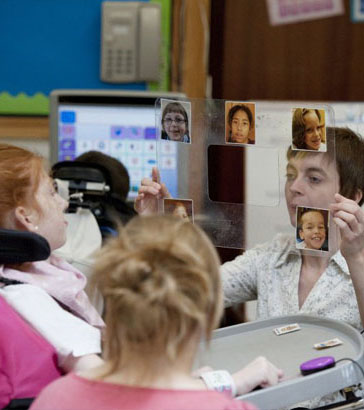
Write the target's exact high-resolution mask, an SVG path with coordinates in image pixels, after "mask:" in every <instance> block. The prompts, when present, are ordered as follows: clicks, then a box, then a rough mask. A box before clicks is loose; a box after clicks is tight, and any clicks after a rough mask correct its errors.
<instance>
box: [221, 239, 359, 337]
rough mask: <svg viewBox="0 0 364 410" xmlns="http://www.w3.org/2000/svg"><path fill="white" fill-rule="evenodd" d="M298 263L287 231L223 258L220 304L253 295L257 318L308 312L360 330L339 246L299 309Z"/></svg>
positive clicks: (300, 261)
mask: <svg viewBox="0 0 364 410" xmlns="http://www.w3.org/2000/svg"><path fill="white" fill-rule="evenodd" d="M301 264H302V259H301V255H300V253H299V251H298V250H297V249H295V240H294V238H292V237H290V236H288V235H286V234H285V235H284V234H278V235H277V236H276V237H275V238H274V239H273V241H272V242H269V243H266V244H263V245H259V246H257V247H255V248H253V249H250V250H248V251H246V252H245V253H244V254H243V255H241V256H238V257H237V258H235V259H234V260H233V261H231V262H226V263H225V264H224V265H223V266H222V267H221V272H222V280H223V289H224V298H225V307H228V306H231V305H234V304H236V303H241V302H246V301H249V300H257V319H267V318H270V317H275V316H282V315H295V314H309V315H316V316H322V317H325V318H331V319H336V320H342V321H344V322H346V323H348V324H350V325H352V326H354V327H355V328H357V329H362V324H361V320H360V315H359V309H358V305H357V301H356V296H355V291H354V286H353V284H352V281H351V277H350V273H349V269H348V266H347V264H346V261H345V259H344V258H343V256H342V255H341V253H340V251H338V252H336V253H335V254H334V255H333V256H332V257H331V258H330V261H329V264H328V266H327V268H326V270H325V271H324V272H323V273H322V275H321V276H320V278H319V279H318V281H317V282H316V283H315V285H314V287H313V288H312V290H311V292H310V293H309V294H308V296H307V298H306V300H305V301H304V303H303V305H302V306H301V309H300V308H299V302H298V284H299V278H300V272H301Z"/></svg>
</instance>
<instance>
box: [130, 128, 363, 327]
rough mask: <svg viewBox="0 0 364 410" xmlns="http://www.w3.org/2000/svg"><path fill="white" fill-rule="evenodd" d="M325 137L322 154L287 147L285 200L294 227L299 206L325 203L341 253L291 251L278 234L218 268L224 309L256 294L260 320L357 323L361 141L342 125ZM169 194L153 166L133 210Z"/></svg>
mask: <svg viewBox="0 0 364 410" xmlns="http://www.w3.org/2000/svg"><path fill="white" fill-rule="evenodd" d="M327 139H328V152H327V153H316V152H314V153H312V152H302V151H293V150H291V149H288V152H287V159H288V165H287V179H286V185H285V197H286V203H287V209H288V213H289V216H290V222H291V224H292V225H293V226H294V225H295V223H296V208H297V206H306V207H317V208H325V207H327V206H328V204H330V205H329V207H330V212H331V216H332V220H333V221H334V223H335V224H336V226H337V227H338V228H339V232H340V241H339V242H340V243H339V249H340V250H339V251H338V252H336V253H334V254H332V253H331V254H328V256H327V257H322V256H321V257H317V256H313V255H312V254H307V253H305V252H304V251H298V250H294V249H293V248H294V247H295V245H294V238H293V237H292V238H291V237H289V236H287V235H277V236H276V237H275V238H274V239H273V240H272V242H271V243H269V244H266V245H263V246H262V247H256V248H253V249H250V250H248V251H246V252H245V253H244V254H243V255H241V256H238V257H237V258H236V259H235V260H233V261H231V262H227V263H225V264H224V265H222V267H221V273H222V278H223V287H224V296H225V306H230V305H233V304H236V303H241V302H245V301H248V300H255V299H256V300H257V318H259V319H264V318H269V317H274V316H280V315H288V314H296V313H302V314H311V315H318V316H323V317H329V318H333V319H337V320H343V321H346V322H347V323H349V324H351V325H353V326H355V327H356V328H358V329H361V328H362V323H363V322H364V212H363V210H362V209H361V208H360V206H361V205H362V203H363V201H364V198H363V192H364V161H363V159H364V142H363V141H362V140H361V138H360V137H358V136H357V135H356V134H355V133H354V132H352V131H351V130H349V129H344V128H331V129H330V128H328V129H327ZM334 139H335V143H334ZM330 147H331V148H330ZM334 153H335V154H336V155H335V154H334ZM168 196H169V193H168V190H167V188H166V186H165V185H164V184H161V183H160V181H159V174H158V171H157V170H156V169H154V170H153V176H152V180H150V179H143V181H142V184H141V187H140V189H139V194H138V197H137V198H136V201H135V209H136V210H137V211H138V212H139V213H141V214H146V213H153V212H157V199H159V198H164V197H168Z"/></svg>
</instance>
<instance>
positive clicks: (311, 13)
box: [266, 0, 360, 26]
mask: <svg viewBox="0 0 364 410" xmlns="http://www.w3.org/2000/svg"><path fill="white" fill-rule="evenodd" d="M266 2H267V8H268V14H269V20H270V24H272V25H273V26H276V25H279V24H290V23H298V22H301V21H307V20H316V19H322V18H326V17H332V16H337V15H340V14H344V4H343V1H342V0H266ZM359 2H360V1H359Z"/></svg>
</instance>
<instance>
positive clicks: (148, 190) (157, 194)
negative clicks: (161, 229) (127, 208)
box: [134, 167, 171, 215]
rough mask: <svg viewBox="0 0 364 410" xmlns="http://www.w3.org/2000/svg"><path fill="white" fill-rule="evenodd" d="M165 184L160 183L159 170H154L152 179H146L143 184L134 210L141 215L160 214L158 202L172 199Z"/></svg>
mask: <svg viewBox="0 0 364 410" xmlns="http://www.w3.org/2000/svg"><path fill="white" fill-rule="evenodd" d="M170 196H171V195H170V193H169V192H168V189H167V187H166V186H165V184H163V183H161V182H160V175H159V171H158V169H157V168H155V167H154V168H153V169H152V179H149V178H144V179H143V180H142V182H141V185H140V188H139V191H138V196H137V197H136V199H135V202H134V209H135V210H136V211H137V212H138V214H139V215H151V214H156V213H157V212H158V200H159V199H163V198H170Z"/></svg>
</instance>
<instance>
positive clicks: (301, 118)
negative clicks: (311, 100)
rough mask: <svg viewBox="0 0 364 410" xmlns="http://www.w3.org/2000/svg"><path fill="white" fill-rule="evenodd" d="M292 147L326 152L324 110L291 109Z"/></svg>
mask: <svg viewBox="0 0 364 410" xmlns="http://www.w3.org/2000/svg"><path fill="white" fill-rule="evenodd" d="M292 149H295V150H307V151H321V152H326V127H325V110H318V109H315V108H293V109H292Z"/></svg>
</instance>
